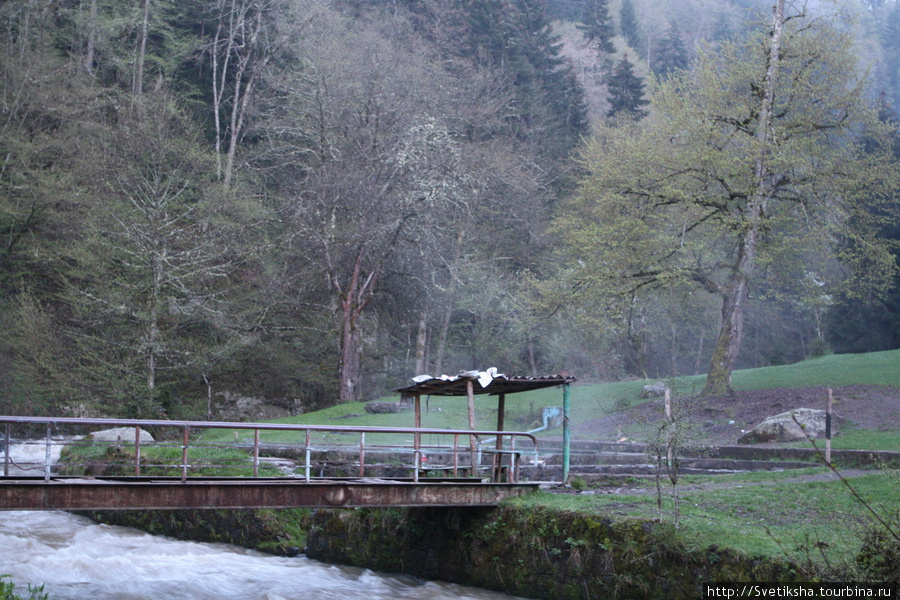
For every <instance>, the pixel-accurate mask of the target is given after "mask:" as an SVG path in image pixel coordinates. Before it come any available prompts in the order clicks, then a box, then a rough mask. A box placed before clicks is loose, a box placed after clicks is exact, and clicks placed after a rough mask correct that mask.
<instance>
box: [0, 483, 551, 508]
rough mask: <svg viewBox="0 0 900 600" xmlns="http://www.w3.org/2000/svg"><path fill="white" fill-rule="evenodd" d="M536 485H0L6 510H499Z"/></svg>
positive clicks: (533, 489) (532, 489) (533, 488)
mask: <svg viewBox="0 0 900 600" xmlns="http://www.w3.org/2000/svg"><path fill="white" fill-rule="evenodd" d="M537 488H538V484H508V483H482V482H458V481H457V482H452V481H442V482H434V483H432V482H424V481H422V480H420V481H419V483H417V484H416V483H413V482H406V481H390V480H361V481H360V480H350V481H337V480H322V481H312V482H309V483H307V482H305V481H304V480H302V479H301V480H297V479H271V478H267V479H260V480H254V479H249V478H236V479H226V478H221V479H215V478H209V479H189V480H188V481H187V482H184V483H183V482H181V480H180V478H173V479H168V478H152V479H151V478H96V479H89V478H74V477H73V478H54V479H52V480H51V481H49V482H45V481H44V480H43V479H42V478H41V479H35V480H26V479H19V480H6V481H0V510H105V509H113V510H150V509H161V510H166V509H180V508H198V509H224V508H299V507H308V508H338V507H361V506H496V505H497V503H499V502H500V501H501V500H503V499H505V498H509V497H514V496H519V495H522V494H525V493H529V492H532V491H535V490H537Z"/></svg>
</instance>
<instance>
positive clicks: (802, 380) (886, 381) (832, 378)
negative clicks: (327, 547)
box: [206, 350, 900, 447]
mask: <svg viewBox="0 0 900 600" xmlns="http://www.w3.org/2000/svg"><path fill="white" fill-rule="evenodd" d="M732 380H733V384H734V387H735V389H737V390H754V389H767V388H776V387H787V388H801V387H810V386H831V387H840V386H845V385H853V384H871V385H885V386H894V387H900V350H891V351H886V352H870V353H868V354H834V355H828V356H823V357H821V358H815V359H809V360H805V361H802V362H799V363H796V364H793V365H782V366H775V367H762V368H758V369H745V370H740V371H735V372H734V373H733V376H732ZM652 381H656V380H634V381H622V382H613V383H598V384H577V383H576V384H574V385H573V386H572V402H571V412H570V419H571V422H572V423H579V422H582V421H587V420H590V419H595V418H598V417H603V416H607V415H609V414H611V413H614V412H619V410H620V409H621V408H623V407H627V406H634V405H636V404H638V403H640V402H641V400H640V393H641V388H642V387H643V386H644V385H645V384H647V383H650V382H652ZM705 381H706V376H705V375H696V376H687V377H678V378H675V379H674V380H672V381H671V382H670V383H671V384H673V385H674V386H675V388H676V390H678V391H679V392H680V393H687V394H689V393H692V392H694V393H696V392H699V391H700V390H702V389H703V385H704V383H705ZM402 383H404V382H398V384H402ZM382 400H387V401H396V400H397V398H396V397H390V396H389V397H385V398H382ZM425 404H427V408H428V410H427V411H426V406H425ZM561 405H562V391H561V390H560V389H559V388H550V389H544V390H536V391H533V392H527V393H523V394H513V395H510V396H509V397H507V400H506V422H505V429H507V430H517V431H526V430H531V429H535V428H537V427H539V426H540V425H541V422H540V417H541V409H542V408H543V407H544V406H561ZM475 407H476V409H475V410H476V427H477V428H479V429H482V428H484V429H493V428H494V427H495V426H496V419H497V399H496V398H491V397H485V396H476V398H475ZM277 422H282V423H305V424H316V425H335V426H341V425H364V426H382V427H391V426H393V427H397V426H400V427H412V426H413V415H412V412H403V413H398V414H383V415H373V414H369V413H366V412H365V405H364V404H363V403H360V402H353V403H348V404H341V405H337V406H332V407H330V408H326V409H324V410H320V411H316V412H312V413H306V414H302V415H298V416H296V417H290V418H287V419H281V420H279V421H277ZM422 425H423V426H424V427H433V428H455V429H467V428H468V419H467V408H466V399H465V398H462V397H454V398H439V397H434V398H430V399H428V400H427V402H426V401H423V414H422ZM558 433H559V432H558V431H557V432H554V434H556V435H558ZM233 435H234V434H233V433H228V432H207V434H206V438H207V439H210V440H216V439H226V438H229V437H230V438H231V439H233ZM242 435H249V434H242ZM263 439H272V438H271V437H269V438H267V434H263ZM341 439H346V437H344V438H341ZM293 441H300V439H299V436H294V439H293ZM367 441H368V438H367ZM836 447H837V446H836Z"/></svg>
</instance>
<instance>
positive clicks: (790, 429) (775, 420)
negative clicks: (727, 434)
mask: <svg viewBox="0 0 900 600" xmlns="http://www.w3.org/2000/svg"><path fill="white" fill-rule="evenodd" d="M840 420H841V419H840V418H839V417H837V416H836V415H834V414H832V421H831V433H832V434H834V433H835V432H836V430H837V427H838V423H839V421H840ZM807 435H808V436H809V437H810V438H813V439H815V438H817V437H821V436H824V435H825V411H824V410H816V409H813V408H797V409H794V410H791V411H788V412H784V413H781V414H778V415H775V416H772V417H766V418H765V419H764V420H763V421H762V423H760V424H759V425H757V426H756V427H754V428H753V429H751V430H750V431H748V432H747V433H745V434H744V435H742V436H741V437H740V438H738V444H766V443H770V442H802V441H805V440H806V439H807Z"/></svg>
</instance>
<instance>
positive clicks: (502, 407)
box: [493, 392, 515, 482]
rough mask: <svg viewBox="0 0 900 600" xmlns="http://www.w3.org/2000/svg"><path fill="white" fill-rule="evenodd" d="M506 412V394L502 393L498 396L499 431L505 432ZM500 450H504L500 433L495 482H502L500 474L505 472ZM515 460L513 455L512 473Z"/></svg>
mask: <svg viewBox="0 0 900 600" xmlns="http://www.w3.org/2000/svg"><path fill="white" fill-rule="evenodd" d="M505 412H506V394H504V393H503V392H500V393H499V394H497V431H503V418H504V413H505ZM500 450H503V436H502V435H500V434H499V433H498V434H497V453H496V454H494V461H493V464H494V469H493V470H494V481H498V482H499V481H500V472H501V471H502V470H503V455H502V454H500ZM513 460H515V457H514V456H513V455H510V465H509V468H510V472H512V467H513V465H512V461H513Z"/></svg>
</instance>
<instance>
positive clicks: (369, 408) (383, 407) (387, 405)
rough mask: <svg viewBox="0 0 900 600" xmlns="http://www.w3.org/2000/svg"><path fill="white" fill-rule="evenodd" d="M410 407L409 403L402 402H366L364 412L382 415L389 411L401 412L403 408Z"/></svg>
mask: <svg viewBox="0 0 900 600" xmlns="http://www.w3.org/2000/svg"><path fill="white" fill-rule="evenodd" d="M411 408H412V406H411V405H408V404H404V403H402V402H378V401H373V402H366V406H365V409H366V412H367V413H371V414H374V415H383V414H390V413H398V412H403V411H404V410H410V409H411Z"/></svg>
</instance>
